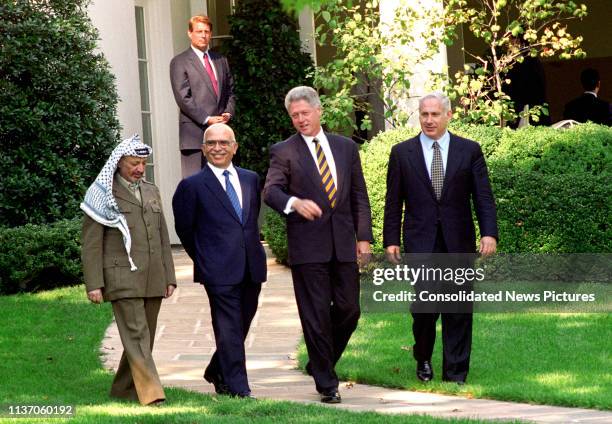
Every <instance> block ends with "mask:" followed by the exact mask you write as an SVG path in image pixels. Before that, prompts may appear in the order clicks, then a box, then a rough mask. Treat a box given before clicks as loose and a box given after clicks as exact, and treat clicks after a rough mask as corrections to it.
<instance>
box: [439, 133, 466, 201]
mask: <svg viewBox="0 0 612 424" xmlns="http://www.w3.org/2000/svg"><path fill="white" fill-rule="evenodd" d="M449 135H450V141H449V143H448V158H447V161H448V163H447V164H446V172H444V184H443V185H442V193H441V194H440V198H442V197H444V194H445V193H446V191H447V189H448V186H449V182H450V181H452V179H453V177H454V176H455V174H456V173H457V170H458V169H459V166H460V165H461V162H463V143H461V141H460V140H459V138H458V137H457V136H455V135H453V134H451V133H449Z"/></svg>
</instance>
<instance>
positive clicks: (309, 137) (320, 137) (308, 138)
mask: <svg viewBox="0 0 612 424" xmlns="http://www.w3.org/2000/svg"><path fill="white" fill-rule="evenodd" d="M300 134H301V136H302V138H303V139H304V140H305V141H306V145H307V146H309V145H310V142H311V141H312V140H313V139H314V138H316V139H317V140H319V141H321V140H327V138H326V137H325V134H324V133H323V128H319V132H318V133H317V135H315V136H312V135H305V134H302V133H300Z"/></svg>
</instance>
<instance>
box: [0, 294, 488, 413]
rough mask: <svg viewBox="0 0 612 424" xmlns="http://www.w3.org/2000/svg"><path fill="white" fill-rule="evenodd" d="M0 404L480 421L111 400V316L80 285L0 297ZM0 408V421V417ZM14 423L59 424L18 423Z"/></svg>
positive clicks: (285, 406) (175, 396)
mask: <svg viewBox="0 0 612 424" xmlns="http://www.w3.org/2000/svg"><path fill="white" fill-rule="evenodd" d="M0 311H2V315H1V318H0V346H1V349H0V399H2V403H3V408H6V406H7V405H41V406H42V405H73V406H74V407H75V416H74V418H72V419H71V420H70V422H71V423H104V424H106V423H122V424H123V423H143V422H146V423H164V424H165V423H200V422H215V423H232V424H233V423H252V422H257V423H275V424H277V423H279V422H283V423H284V422H308V423H329V422H343V423H353V422H359V423H412V424H416V423H424V424H440V423H449V422H453V423H460V424H468V423H479V422H482V421H475V420H450V421H449V420H445V419H440V418H432V417H425V416H406V415H405V416H387V415H380V414H375V413H353V412H348V411H344V410H340V409H335V408H325V407H321V406H318V405H302V404H297V403H291V402H279V401H273V400H259V401H251V400H242V399H230V398H227V397H217V396H208V395H202V394H199V393H194V392H188V391H186V390H182V389H176V388H168V389H166V396H167V401H166V402H165V404H163V405H162V406H160V407H150V406H140V405H139V404H138V403H134V402H127V401H126V402H124V401H115V400H113V399H111V398H110V397H109V396H108V392H109V389H110V385H111V381H112V375H111V373H109V372H107V371H106V370H104V369H102V368H101V366H100V362H99V347H100V340H102V337H103V335H104V331H105V330H106V328H107V327H108V325H109V324H110V322H111V319H112V313H111V308H110V305H109V304H103V305H100V306H97V305H91V304H89V303H88V302H87V301H86V298H85V293H84V290H83V288H82V287H72V288H62V289H57V290H53V291H50V292H44V293H39V294H25V295H16V296H6V297H0ZM6 412H7V410H1V411H0V421H2V413H4V414H6ZM4 416H5V417H6V415H4ZM18 421H19V423H30V422H31V423H37V424H38V423H41V422H45V423H47V422H66V421H65V419H49V418H44V420H41V418H40V417H39V418H21V419H19V420H18Z"/></svg>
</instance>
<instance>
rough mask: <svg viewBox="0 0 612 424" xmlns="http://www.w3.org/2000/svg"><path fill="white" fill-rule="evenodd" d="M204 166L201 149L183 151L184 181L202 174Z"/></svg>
mask: <svg viewBox="0 0 612 424" xmlns="http://www.w3.org/2000/svg"><path fill="white" fill-rule="evenodd" d="M204 164H205V161H204V155H203V154H202V150H201V149H185V150H181V173H182V176H183V179H184V178H187V177H191V176H192V175H194V174H197V173H198V172H200V170H201V169H202V167H203V166H204Z"/></svg>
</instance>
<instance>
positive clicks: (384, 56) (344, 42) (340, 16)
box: [313, 0, 444, 130]
mask: <svg viewBox="0 0 612 424" xmlns="http://www.w3.org/2000/svg"><path fill="white" fill-rule="evenodd" d="M378 3H379V2H378V0H370V1H367V2H346V1H343V0H330V1H325V2H322V4H321V5H320V7H319V6H318V5H316V6H313V7H314V9H315V11H316V12H317V16H318V17H319V18H320V19H321V20H322V21H323V22H324V23H323V24H321V25H319V27H318V28H317V29H316V39H317V42H318V43H319V44H320V45H324V44H326V43H327V42H329V44H330V45H331V46H332V47H333V48H335V49H336V54H335V58H334V60H332V61H331V62H329V63H328V64H326V65H325V66H320V67H317V68H316V72H315V86H316V87H317V88H320V89H322V90H323V92H324V93H326V94H325V95H322V96H321V102H322V104H323V121H324V122H325V124H327V126H328V127H329V128H330V129H332V130H343V129H345V128H353V129H355V130H358V129H360V130H370V129H372V121H373V120H374V119H376V120H377V121H380V122H382V121H384V122H385V123H386V124H388V125H391V126H393V127H396V126H400V125H405V124H406V123H407V122H408V118H409V117H410V114H411V113H412V111H411V110H409V109H407V102H408V100H409V88H410V79H411V78H412V76H413V74H414V71H415V69H416V68H418V67H419V66H420V65H421V64H423V63H424V62H425V61H427V60H429V59H431V58H432V57H433V56H434V55H435V54H436V53H437V52H438V50H439V44H440V39H441V37H442V34H443V23H444V19H443V16H442V13H441V11H438V10H437V9H436V8H431V7H427V6H426V5H425V3H423V2H420V1H416V2H415V1H414V0H412V1H406V0H400V1H399V2H398V5H397V7H396V8H395V9H394V12H393V16H392V18H391V19H390V20H381V13H380V11H379V4H378ZM422 22H425V24H424V25H418V24H419V23H422ZM431 83H432V87H434V86H435V84H436V83H437V80H436V79H432V80H431ZM374 105H378V107H375V106H374ZM357 111H358V112H362V113H363V114H364V118H363V120H362V122H361V124H360V126H359V127H358V126H357V124H355V123H354V121H353V114H354V112H357Z"/></svg>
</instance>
